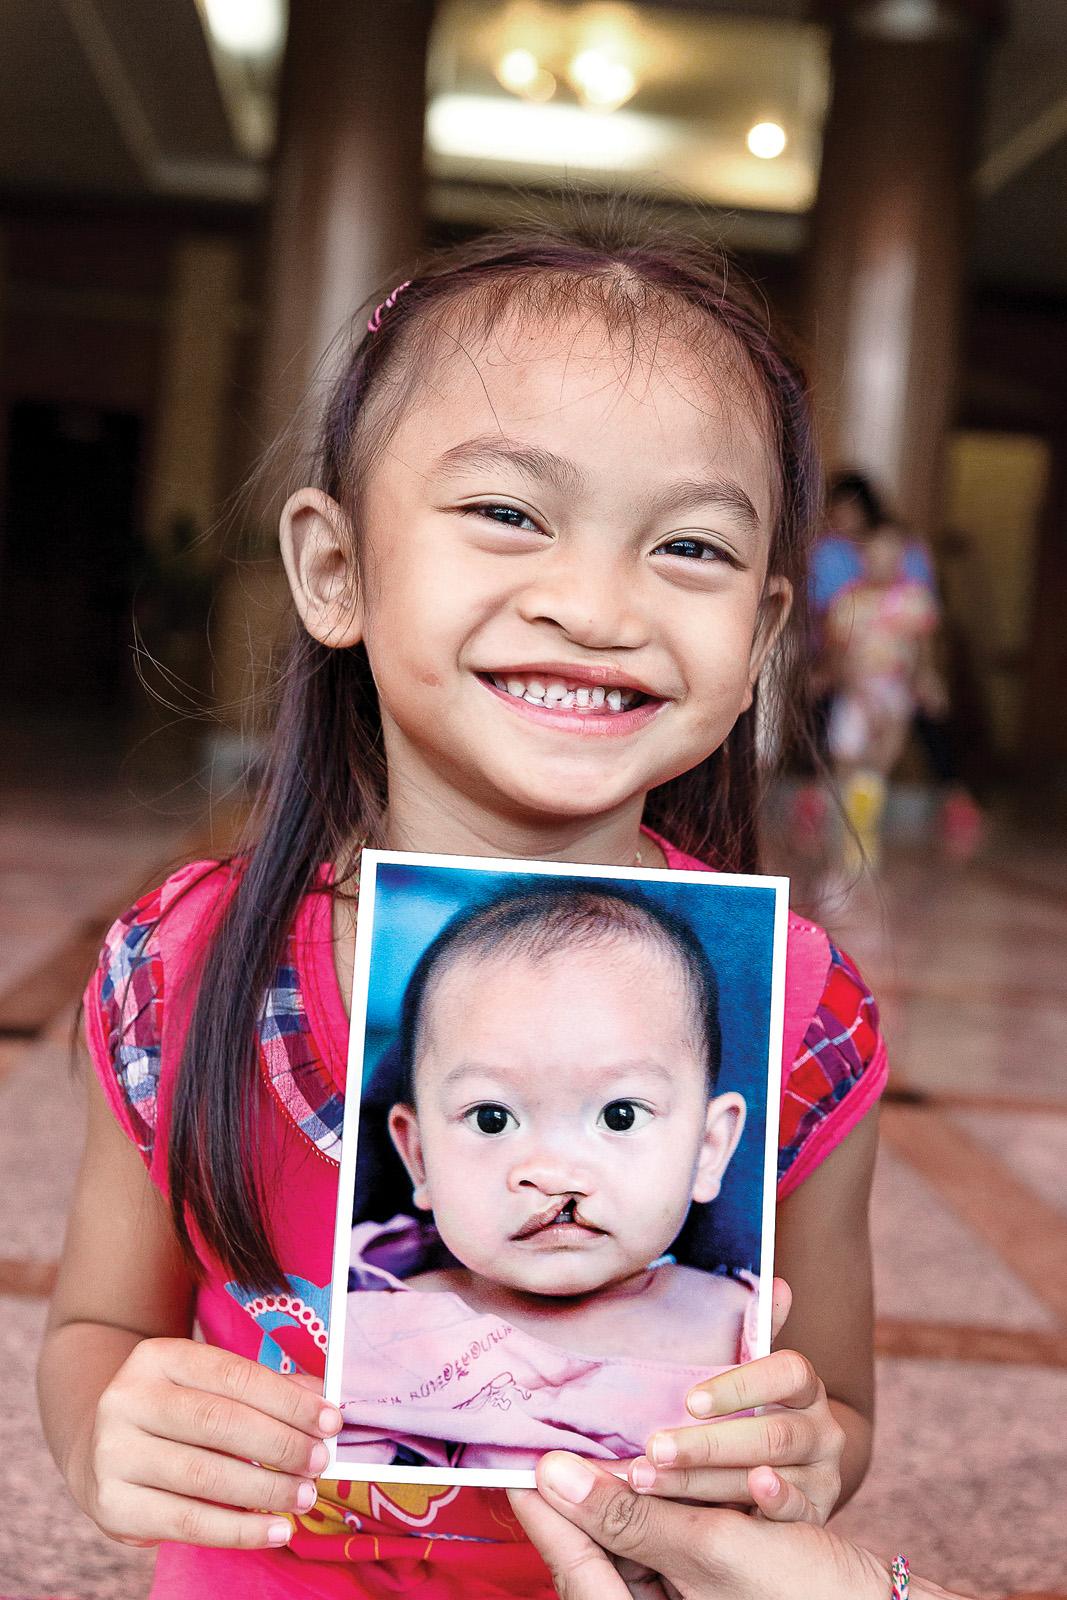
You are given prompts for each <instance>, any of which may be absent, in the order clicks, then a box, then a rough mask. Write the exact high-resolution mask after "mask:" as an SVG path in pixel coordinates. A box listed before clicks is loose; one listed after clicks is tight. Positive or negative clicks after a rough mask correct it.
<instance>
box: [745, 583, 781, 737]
mask: <svg viewBox="0 0 1067 1600" xmlns="http://www.w3.org/2000/svg"><path fill="white" fill-rule="evenodd" d="M792 609H793V585H792V584H791V583H790V581H789V579H788V578H783V577H781V576H779V577H773V578H772V577H769V578H768V579H767V582H766V583H765V585H764V588H763V594H762V595H761V597H760V603H759V612H758V614H757V617H756V631H755V633H754V634H753V635H752V650H751V653H750V655H749V660H748V692H747V694H746V695H745V702H744V704H743V705H742V707H741V710H742V711H747V710H748V708H749V706H750V705H751V704H752V695H753V692H754V690H755V687H756V680H757V678H758V677H759V675H760V673H761V672H762V671H763V668H764V665H765V664H766V661H767V657H768V656H769V655H770V653H771V651H772V650H773V649H774V647H775V645H776V644H777V643H778V640H779V638H780V637H781V633H782V629H783V628H784V627H785V625H786V623H787V622H788V621H789V613H790V611H792Z"/></svg>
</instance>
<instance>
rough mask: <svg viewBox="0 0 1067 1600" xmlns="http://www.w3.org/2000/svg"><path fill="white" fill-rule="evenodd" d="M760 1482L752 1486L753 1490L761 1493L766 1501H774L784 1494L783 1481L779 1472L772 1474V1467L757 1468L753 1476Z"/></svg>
mask: <svg viewBox="0 0 1067 1600" xmlns="http://www.w3.org/2000/svg"><path fill="white" fill-rule="evenodd" d="M752 1476H753V1478H756V1479H758V1482H756V1483H754V1484H753V1485H752V1488H753V1490H755V1491H758V1492H759V1493H761V1494H762V1495H763V1496H764V1497H765V1498H766V1499H772V1498H774V1497H775V1496H777V1495H780V1494H781V1492H782V1480H781V1478H780V1477H779V1476H778V1474H777V1472H772V1471H771V1469H770V1467H757V1469H756V1471H755V1472H754V1473H753V1474H752Z"/></svg>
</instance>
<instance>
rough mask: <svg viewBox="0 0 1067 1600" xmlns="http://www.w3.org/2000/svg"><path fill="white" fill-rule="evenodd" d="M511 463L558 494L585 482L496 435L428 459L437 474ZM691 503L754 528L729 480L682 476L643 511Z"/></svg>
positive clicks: (536, 449) (560, 460)
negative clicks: (724, 513) (730, 516)
mask: <svg viewBox="0 0 1067 1600" xmlns="http://www.w3.org/2000/svg"><path fill="white" fill-rule="evenodd" d="M496 466H509V467H516V468H518V470H519V471H520V472H524V473H526V475H527V476H528V477H531V478H539V479H541V480H542V481H543V482H545V483H548V484H550V485H551V486H552V488H553V489H555V490H556V491H557V492H558V493H559V494H581V493H582V491H583V490H584V489H585V488H586V487H587V480H586V477H585V474H584V473H583V472H582V470H581V468H580V467H579V466H578V465H577V464H576V463H575V462H573V461H570V460H568V459H567V457H566V456H558V455H556V454H555V453H554V452H553V451H551V450H543V449H541V447H540V446H538V445H530V444H522V443H520V442H519V441H518V440H514V439H506V438H502V437H501V435H500V434H496V433H489V434H482V435H480V436H478V437H477V438H474V439H465V440H464V441H463V443H462V444H457V445H453V446H452V448H451V449H450V450H446V451H445V452H444V454H443V455H441V456H439V457H438V458H437V460H436V461H435V462H434V465H433V468H432V471H433V472H435V473H437V474H439V475H441V476H443V477H448V476H450V475H458V474H459V473H460V472H463V471H465V470H466V469H467V468H470V467H496ZM697 506H712V507H714V508H716V509H717V510H721V511H730V512H732V513H733V514H734V516H735V517H736V518H737V519H738V521H739V522H740V523H741V524H742V525H743V528H744V530H745V532H746V533H750V534H752V535H757V534H758V533H759V532H760V527H761V524H760V519H759V513H758V512H757V510H756V508H755V506H754V505H753V504H752V500H751V498H750V497H749V495H747V494H746V493H745V491H744V489H742V487H741V485H740V484H739V483H734V482H733V481H732V480H731V479H729V478H721V477H718V476H713V477H709V478H683V479H682V480H680V481H679V482H678V483H672V484H668V485H666V486H665V487H664V488H662V489H658V490H656V491H654V492H653V493H652V494H650V495H649V496H648V497H647V499H646V501H645V510H646V511H647V512H648V514H650V515H662V514H665V513H667V512H673V513H675V514H677V513H679V512H683V511H689V510H691V509H693V508H695V507H697Z"/></svg>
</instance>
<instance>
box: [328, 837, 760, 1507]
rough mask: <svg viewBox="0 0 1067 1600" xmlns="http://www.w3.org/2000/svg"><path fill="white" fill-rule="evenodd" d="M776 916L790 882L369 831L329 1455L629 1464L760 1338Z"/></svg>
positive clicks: (376, 1467)
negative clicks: (409, 842)
mask: <svg viewBox="0 0 1067 1600" xmlns="http://www.w3.org/2000/svg"><path fill="white" fill-rule="evenodd" d="M786 915H787V885H786V882H785V880H783V879H778V878H765V877H740V876H733V875H724V874H711V873H701V872H676V871H648V870H645V871H636V870H631V871H624V870H621V869H619V868H602V867H586V866H572V865H569V864H568V865H561V864H558V863H552V864H550V863H531V862H502V861H499V860H481V859H474V858H469V857H452V856H424V855H407V854H400V853H397V852H389V851H371V850H367V851H364V854H363V866H362V873H361V884H360V901H359V920H358V929H357V941H356V963H355V982H354V987H353V1003H352V1025H351V1040H350V1052H349V1064H348V1092H347V1097H346V1105H345V1122H344V1133H343V1142H342V1156H341V1169H340V1178H339V1199H338V1213H337V1226H336V1235H335V1246H334V1262H333V1280H332V1297H331V1315H330V1340H329V1347H328V1352H327V1363H326V1396H327V1398H328V1399H329V1400H331V1401H333V1402H335V1403H336V1404H337V1405H339V1406H340V1408H341V1411H342V1414H343V1416H344V1419H345V1421H344V1427H343V1429H342V1431H341V1434H340V1436H339V1438H338V1439H337V1441H336V1443H335V1447H334V1455H333V1459H332V1460H331V1462H330V1465H329V1467H328V1468H327V1470H326V1474H325V1475H326V1476H327V1477H329V1476H333V1477H337V1478H348V1479H377V1480H378V1481H393V1482H396V1481H409V1482H419V1481H424V1482H427V1483H455V1482H465V1483H478V1484H485V1485H496V1486H523V1485H528V1484H532V1482H533V1467H534V1465H535V1464H536V1462H537V1460H538V1458H539V1457H540V1456H541V1455H542V1454H543V1453H544V1452H545V1451H547V1450H553V1449H567V1450H574V1451H577V1452H578V1453H580V1454H583V1455H586V1456H590V1457H595V1458H601V1459H613V1458H614V1459H620V1458H623V1459H625V1458H630V1457H633V1456H636V1455H639V1454H641V1452H642V1451H643V1449H644V1446H645V1442H646V1440H647V1439H648V1437H649V1435H650V1434H651V1433H653V1432H655V1431H656V1430H657V1429H659V1428H668V1427H677V1426H680V1425H683V1424H684V1423H685V1422H686V1421H691V1420H692V1419H691V1418H689V1417H688V1415H687V1412H686V1409H685V1397H686V1395H687V1393H688V1391H689V1390H690V1389H691V1388H692V1387H693V1386H694V1384H696V1383H698V1382H700V1381H702V1380H704V1379H706V1378H708V1377H709V1376H711V1375H712V1374H713V1373H715V1372H717V1371H721V1370H723V1369H724V1368H727V1367H729V1366H733V1365H735V1364H736V1363H737V1362H740V1361H747V1360H751V1359H754V1358H755V1357H757V1356H760V1355H765V1354H767V1353H768V1351H769V1349H770V1316H771V1308H770V1292H769V1291H770V1284H771V1276H772V1252H773V1227H774V1199H775V1179H776V1155H777V1135H778V1126H777V1124H778V1109H779V1096H780V1080H781V1045H782V1011H783V995H784V960H785V928H786ZM761 1284H763V1285H765V1286H766V1289H767V1292H766V1293H761Z"/></svg>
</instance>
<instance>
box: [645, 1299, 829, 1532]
mask: <svg viewBox="0 0 1067 1600" xmlns="http://www.w3.org/2000/svg"><path fill="white" fill-rule="evenodd" d="M791 1303H792V1295H791V1293H790V1290H789V1285H788V1284H787V1283H786V1282H785V1281H784V1280H783V1279H782V1278H775V1279H774V1282H773V1284H772V1286H771V1339H772V1341H773V1340H775V1339H777V1337H778V1335H779V1334H780V1333H781V1331H782V1328H783V1327H784V1325H785V1322H786V1319H787V1318H788V1316H789V1308H790V1305H791ZM687 1404H688V1407H689V1410H690V1411H691V1412H692V1413H693V1415H694V1416H697V1417H730V1416H732V1414H733V1413H735V1412H738V1411H749V1410H754V1409H755V1408H756V1407H757V1406H778V1407H781V1408H782V1409H780V1410H777V1411H772V1412H771V1413H769V1414H768V1415H765V1416H762V1417H736V1418H734V1419H733V1420H731V1421H729V1422H715V1423H710V1424H706V1425H705V1426H704V1427H699V1428H675V1429H673V1430H671V1431H669V1432H663V1433H656V1434H653V1436H652V1438H651V1439H650V1440H649V1441H648V1446H647V1452H646V1454H645V1455H643V1456H639V1457H638V1459H637V1460H636V1461H631V1462H630V1463H629V1464H628V1467H627V1476H628V1478H629V1480H630V1484H631V1486H632V1487H633V1488H635V1489H638V1490H640V1491H641V1492H642V1493H646V1494H647V1493H648V1492H649V1491H651V1492H653V1493H655V1494H659V1495H664V1496H667V1497H669V1498H671V1499H679V1500H703V1501H707V1502H711V1503H712V1504H716V1505H754V1506H758V1507H759V1509H760V1511H762V1512H763V1514H764V1516H765V1517H768V1518H770V1519H771V1520H772V1521H775V1522H817V1523H820V1524H821V1523H823V1522H825V1521H826V1519H827V1517H829V1515H830V1513H831V1512H832V1511H833V1509H834V1506H835V1505H836V1504H837V1498H838V1495H839V1494H840V1492H841V1473H840V1465H841V1453H842V1451H843V1449H844V1444H845V1434H844V1430H843V1429H842V1428H841V1427H840V1426H839V1425H838V1423H837V1421H836V1419H835V1417H834V1415H833V1413H832V1411H831V1410H830V1404H829V1401H828V1400H827V1397H826V1390H825V1388H824V1386H823V1384H822V1383H821V1382H820V1380H819V1378H818V1376H817V1375H816V1373H815V1372H814V1370H813V1368H812V1366H811V1363H810V1362H809V1361H808V1360H807V1358H806V1357H804V1356H802V1355H800V1354H799V1353H798V1352H797V1351H796V1350H776V1351H775V1352H774V1354H773V1355H769V1356H764V1357H763V1359H762V1360H760V1361H750V1362H748V1363H747V1364H746V1365H744V1366H741V1367H734V1368H732V1369H731V1370H730V1371H729V1372H723V1373H720V1374H719V1376H718V1377H715V1378H709V1379H708V1381H707V1382H706V1383H699V1384H697V1386H696V1388H695V1389H692V1390H690V1392H689V1396H688V1400H687ZM766 1467H775V1468H776V1469H778V1474H777V1476H776V1474H775V1473H767V1472H763V1473H761V1472H760V1471H759V1470H758V1469H760V1468H766ZM772 1483H773V1485H774V1486H773V1487H772Z"/></svg>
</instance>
